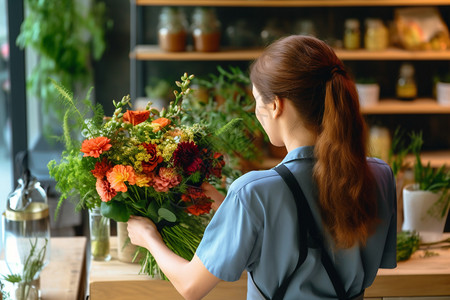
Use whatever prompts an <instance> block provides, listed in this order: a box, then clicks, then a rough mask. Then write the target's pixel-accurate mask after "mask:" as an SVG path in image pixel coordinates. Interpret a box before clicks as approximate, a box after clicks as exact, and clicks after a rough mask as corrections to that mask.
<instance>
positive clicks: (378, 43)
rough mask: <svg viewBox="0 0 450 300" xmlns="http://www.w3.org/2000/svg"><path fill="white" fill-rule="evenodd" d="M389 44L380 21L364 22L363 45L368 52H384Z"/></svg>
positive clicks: (385, 28) (387, 36)
mask: <svg viewBox="0 0 450 300" xmlns="http://www.w3.org/2000/svg"><path fill="white" fill-rule="evenodd" d="M388 44H389V32H388V29H387V27H386V26H385V25H384V24H383V21H382V20H380V19H367V20H366V33H365V35H364V45H365V48H366V49H367V50H369V51H380V50H385V49H386V48H387V47H388Z"/></svg>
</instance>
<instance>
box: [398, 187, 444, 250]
mask: <svg viewBox="0 0 450 300" xmlns="http://www.w3.org/2000/svg"><path fill="white" fill-rule="evenodd" d="M441 195H442V192H440V193H432V192H430V191H422V190H419V189H418V187H417V185H416V184H410V185H407V186H405V188H404V189H403V211H404V221H403V226H402V230H404V231H416V232H418V233H419V236H420V241H421V242H422V243H434V242H438V241H440V240H442V234H443V232H444V226H445V221H446V220H447V214H448V208H447V210H446V212H445V216H444V217H442V218H441V217H440V216H432V215H430V209H432V208H433V206H434V205H435V204H436V201H438V199H439V198H440V196H441Z"/></svg>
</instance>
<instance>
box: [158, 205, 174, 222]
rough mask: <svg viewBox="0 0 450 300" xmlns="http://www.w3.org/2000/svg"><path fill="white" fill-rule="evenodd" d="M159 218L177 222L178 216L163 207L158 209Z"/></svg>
mask: <svg viewBox="0 0 450 300" xmlns="http://www.w3.org/2000/svg"><path fill="white" fill-rule="evenodd" d="M158 216H160V217H161V218H162V219H164V220H166V221H169V222H172V223H173V222H176V220H177V216H175V214H174V213H173V212H171V211H170V210H168V209H167V208H164V207H161V208H160V209H158Z"/></svg>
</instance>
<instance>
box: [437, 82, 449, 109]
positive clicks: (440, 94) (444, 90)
mask: <svg viewBox="0 0 450 300" xmlns="http://www.w3.org/2000/svg"><path fill="white" fill-rule="evenodd" d="M436 96H437V97H436V98H437V102H438V103H439V104H440V105H450V83H447V82H438V83H436Z"/></svg>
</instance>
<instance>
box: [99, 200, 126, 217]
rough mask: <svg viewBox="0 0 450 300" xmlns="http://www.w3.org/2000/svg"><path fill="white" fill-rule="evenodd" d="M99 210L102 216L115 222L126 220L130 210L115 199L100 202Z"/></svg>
mask: <svg viewBox="0 0 450 300" xmlns="http://www.w3.org/2000/svg"><path fill="white" fill-rule="evenodd" d="M100 212H101V213H102V215H103V216H105V217H107V218H110V219H113V220H114V221H116V222H128V219H130V212H129V211H128V208H127V206H126V205H125V204H123V203H121V202H117V201H114V200H112V201H109V202H102V203H101V205H100Z"/></svg>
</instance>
